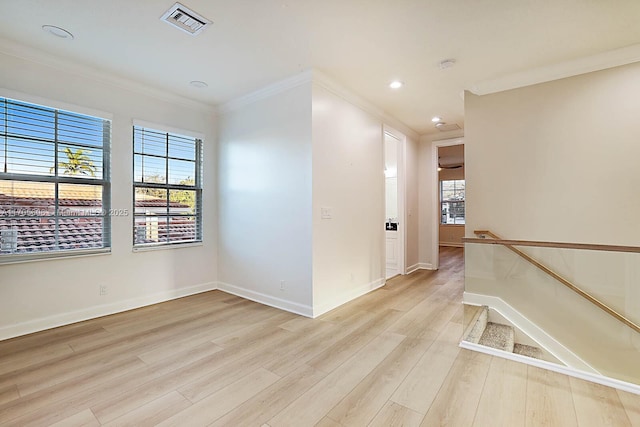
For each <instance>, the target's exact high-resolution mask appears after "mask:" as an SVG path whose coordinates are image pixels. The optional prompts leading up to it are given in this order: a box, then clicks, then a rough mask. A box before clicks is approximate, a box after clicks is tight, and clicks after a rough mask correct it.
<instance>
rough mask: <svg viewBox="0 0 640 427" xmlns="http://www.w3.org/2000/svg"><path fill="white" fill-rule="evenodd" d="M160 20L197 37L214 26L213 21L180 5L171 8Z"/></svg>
mask: <svg viewBox="0 0 640 427" xmlns="http://www.w3.org/2000/svg"><path fill="white" fill-rule="evenodd" d="M160 20H162V21H163V22H166V23H167V24H169V25H171V26H174V27H176V28H177V29H179V30H180V31H184V32H185V33H187V34H190V35H192V36H197V35H198V34H200V33H201V32H202V31H203V30H204V29H205V28H206V27H208V26H209V25H210V24H212V21H210V20H209V19H207V18H205V17H204V16H202V15H200V14H198V13H196V12H194V11H193V10H191V9H189V8H188V7H186V6H184V5H182V4H180V3H176V4H174V5H173V6H171V8H170V9H169V10H167V11H166V12H165V13H164V15H162V16H161V17H160Z"/></svg>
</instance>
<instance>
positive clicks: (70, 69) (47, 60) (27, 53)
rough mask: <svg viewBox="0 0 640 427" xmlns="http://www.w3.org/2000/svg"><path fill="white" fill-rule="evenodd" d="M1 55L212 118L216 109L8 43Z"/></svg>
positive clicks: (1, 42)
mask: <svg viewBox="0 0 640 427" xmlns="http://www.w3.org/2000/svg"><path fill="white" fill-rule="evenodd" d="M0 54H4V55H7V56H12V57H14V58H17V59H21V60H24V61H29V62H33V63H36V64H40V65H43V66H46V67H50V68H54V69H57V70H59V71H63V72H66V73H69V74H74V75H76V76H80V77H85V78H89V79H92V80H95V81H97V82H100V83H103V84H106V85H110V86H115V87H118V88H120V89H124V90H127V91H131V92H135V93H139V94H141V95H145V96H148V97H151V98H155V99H158V100H161V101H165V102H170V103H172V104H176V105H180V106H183V107H186V108H190V109H193V110H197V111H202V112H207V113H211V114H213V113H214V112H215V111H216V107H215V106H214V105H210V104H206V103H203V102H199V101H195V100H193V99H189V98H186V97H183V96H180V95H177V94H174V93H171V92H167V91H164V90H162V89H158V88H155V87H152V86H148V85H146V84H144V83H140V82H137V81H134V80H129V79H126V78H122V77H118V76H115V75H113V74H111V73H108V72H105V71H102V70H98V69H96V68H93V67H91V66H88V65H83V64H78V63H75V62H72V61H70V60H68V59H64V58H60V57H58V56H56V55H52V54H50V53H47V52H44V51H42V50H39V49H35V48H32V47H29V46H25V45H21V44H19V43H16V42H13V41H10V40H7V39H0Z"/></svg>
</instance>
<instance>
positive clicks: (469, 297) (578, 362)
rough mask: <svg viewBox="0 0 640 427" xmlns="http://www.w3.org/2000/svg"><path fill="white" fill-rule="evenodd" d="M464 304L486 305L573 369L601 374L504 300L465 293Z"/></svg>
mask: <svg viewBox="0 0 640 427" xmlns="http://www.w3.org/2000/svg"><path fill="white" fill-rule="evenodd" d="M463 302H464V303H465V304H471V305H486V306H489V308H491V309H493V310H495V311H497V312H498V313H499V314H500V315H501V316H502V317H504V318H505V319H507V321H509V322H510V323H511V324H513V325H514V326H515V327H516V328H518V329H520V330H521V331H522V332H524V333H525V334H526V335H528V336H529V337H531V339H533V340H534V341H535V342H536V343H538V345H539V346H540V347H542V348H544V349H545V350H546V351H548V352H549V353H550V354H551V355H553V357H555V358H556V359H558V360H560V361H561V362H562V363H564V364H565V365H567V366H568V367H571V368H573V369H576V370H579V371H581V372H589V373H592V374H594V375H600V373H599V372H598V371H597V370H596V369H594V368H593V367H592V366H591V365H589V364H588V363H587V362H585V361H584V360H582V359H581V358H580V357H578V356H577V355H576V354H575V353H573V352H572V351H571V350H569V349H568V348H566V347H565V346H563V345H562V344H560V343H559V342H558V341H557V340H556V339H555V338H553V337H552V336H551V335H549V334H547V333H546V332H545V331H544V330H543V329H541V328H540V327H538V326H537V325H536V324H535V323H533V322H532V321H531V320H529V319H528V318H526V317H525V316H523V315H522V314H521V313H520V312H519V311H517V310H516V309H515V308H513V307H512V306H510V305H509V304H508V303H506V302H505V301H504V300H503V299H502V298H499V297H494V296H489V295H480V294H474V293H470V292H465V293H464V296H463Z"/></svg>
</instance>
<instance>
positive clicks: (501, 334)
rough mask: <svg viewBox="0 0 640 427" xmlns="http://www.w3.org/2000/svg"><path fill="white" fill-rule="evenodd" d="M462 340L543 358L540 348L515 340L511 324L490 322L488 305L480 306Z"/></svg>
mask: <svg viewBox="0 0 640 427" xmlns="http://www.w3.org/2000/svg"><path fill="white" fill-rule="evenodd" d="M464 340H465V341H468V342H471V343H474V344H480V345H484V346H486V347H491V348H495V349H498V350H502V351H506V352H508V353H515V354H520V355H522V356H527V357H532V358H534V359H542V358H543V353H542V350H541V349H540V348H538V347H534V346H530V345H526V344H520V343H516V342H515V330H514V329H513V326H510V325H502V324H500V323H494V322H490V321H489V307H487V306H483V307H482V309H481V310H480V313H479V315H478V317H477V319H476V321H475V323H474V324H473V326H472V327H471V329H470V330H469V333H468V334H467V335H466V337H465V338H464Z"/></svg>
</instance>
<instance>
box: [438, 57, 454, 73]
mask: <svg viewBox="0 0 640 427" xmlns="http://www.w3.org/2000/svg"><path fill="white" fill-rule="evenodd" d="M454 65H456V60H455V59H453V58H449V59H444V60H442V61H440V63H439V64H438V66H439V67H440V69H441V70H446V69H447V68H452V67H453V66H454Z"/></svg>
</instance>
